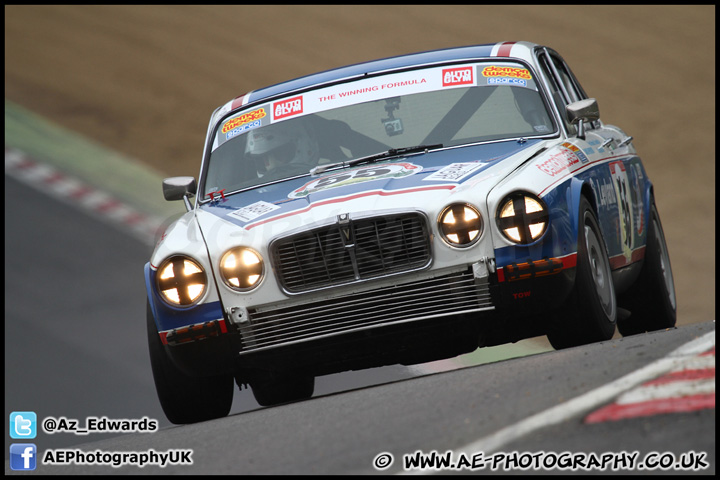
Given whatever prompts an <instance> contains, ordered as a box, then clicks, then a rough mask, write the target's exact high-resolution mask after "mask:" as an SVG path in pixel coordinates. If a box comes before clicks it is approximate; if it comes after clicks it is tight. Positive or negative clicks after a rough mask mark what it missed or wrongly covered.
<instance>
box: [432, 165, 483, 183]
mask: <svg viewBox="0 0 720 480" xmlns="http://www.w3.org/2000/svg"><path fill="white" fill-rule="evenodd" d="M485 165H487V164H486V163H483V162H467V163H451V164H450V165H448V166H446V167H443V168H441V169H440V170H438V171H437V172H434V173H432V174H430V175H428V176H427V177H425V178H424V179H423V180H436V181H440V182H457V181H459V180H460V179H461V178H465V177H467V176H468V175H470V174H471V173H472V172H474V171H476V170H478V169H480V168H482V167H484V166H485Z"/></svg>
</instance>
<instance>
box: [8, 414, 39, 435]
mask: <svg viewBox="0 0 720 480" xmlns="http://www.w3.org/2000/svg"><path fill="white" fill-rule="evenodd" d="M36 435H37V415H35V412H12V413H11V414H10V438H21V439H22V438H28V439H29V438H35V436H36Z"/></svg>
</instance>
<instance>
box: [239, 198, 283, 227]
mask: <svg viewBox="0 0 720 480" xmlns="http://www.w3.org/2000/svg"><path fill="white" fill-rule="evenodd" d="M279 208H280V207H278V206H277V205H274V204H272V203H268V202H263V201H260V202H256V203H253V204H252V205H248V206H246V207H243V208H241V209H239V210H235V211H234V212H230V213H228V216H230V217H233V218H237V219H238V220H242V221H243V222H250V221H252V220H255V219H256V218H258V217H260V216H262V215H265V214H266V213H269V212H272V211H273V210H277V209H279Z"/></svg>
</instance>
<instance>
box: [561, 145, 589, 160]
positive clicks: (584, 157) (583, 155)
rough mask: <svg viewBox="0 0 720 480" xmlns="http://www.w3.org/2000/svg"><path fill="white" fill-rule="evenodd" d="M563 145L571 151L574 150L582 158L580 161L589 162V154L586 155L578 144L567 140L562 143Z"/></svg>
mask: <svg viewBox="0 0 720 480" xmlns="http://www.w3.org/2000/svg"><path fill="white" fill-rule="evenodd" d="M562 146H563V147H565V148H567V149H568V150H570V151H571V152H573V153H574V154H575V155H577V157H578V158H579V159H580V162H582V163H587V162H588V158H587V155H585V153H584V152H583V151H582V150H580V149H579V148H578V147H577V146H575V145H573V144H572V143H570V142H565V143H563V144H562Z"/></svg>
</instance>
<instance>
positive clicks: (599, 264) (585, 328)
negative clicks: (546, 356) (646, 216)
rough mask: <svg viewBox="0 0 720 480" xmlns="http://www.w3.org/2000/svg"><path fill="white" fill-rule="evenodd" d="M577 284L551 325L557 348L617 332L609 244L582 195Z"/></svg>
mask: <svg viewBox="0 0 720 480" xmlns="http://www.w3.org/2000/svg"><path fill="white" fill-rule="evenodd" d="M579 213H580V216H579V217H578V218H579V225H578V247H577V248H578V251H577V267H576V277H575V287H574V288H573V291H572V292H571V294H570V297H569V298H568V301H567V304H566V307H565V308H564V309H562V311H561V312H560V313H559V315H558V316H557V318H556V319H555V321H553V322H552V323H551V325H550V328H549V329H548V333H547V337H548V340H550V344H551V345H552V346H553V348H555V349H558V350H559V349H562V348H568V347H575V346H578V345H585V344H588V343H594V342H601V341H605V340H610V339H611V338H612V337H613V335H614V334H615V325H616V322H617V311H618V309H617V299H616V298H615V287H614V285H613V280H612V274H611V271H610V261H609V260H608V254H607V248H606V247H605V240H604V239H603V236H602V232H601V231H600V227H599V226H598V221H597V218H596V216H595V212H594V211H593V209H592V206H591V205H590V202H588V200H587V199H586V198H585V197H582V198H581V199H580V208H579Z"/></svg>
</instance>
